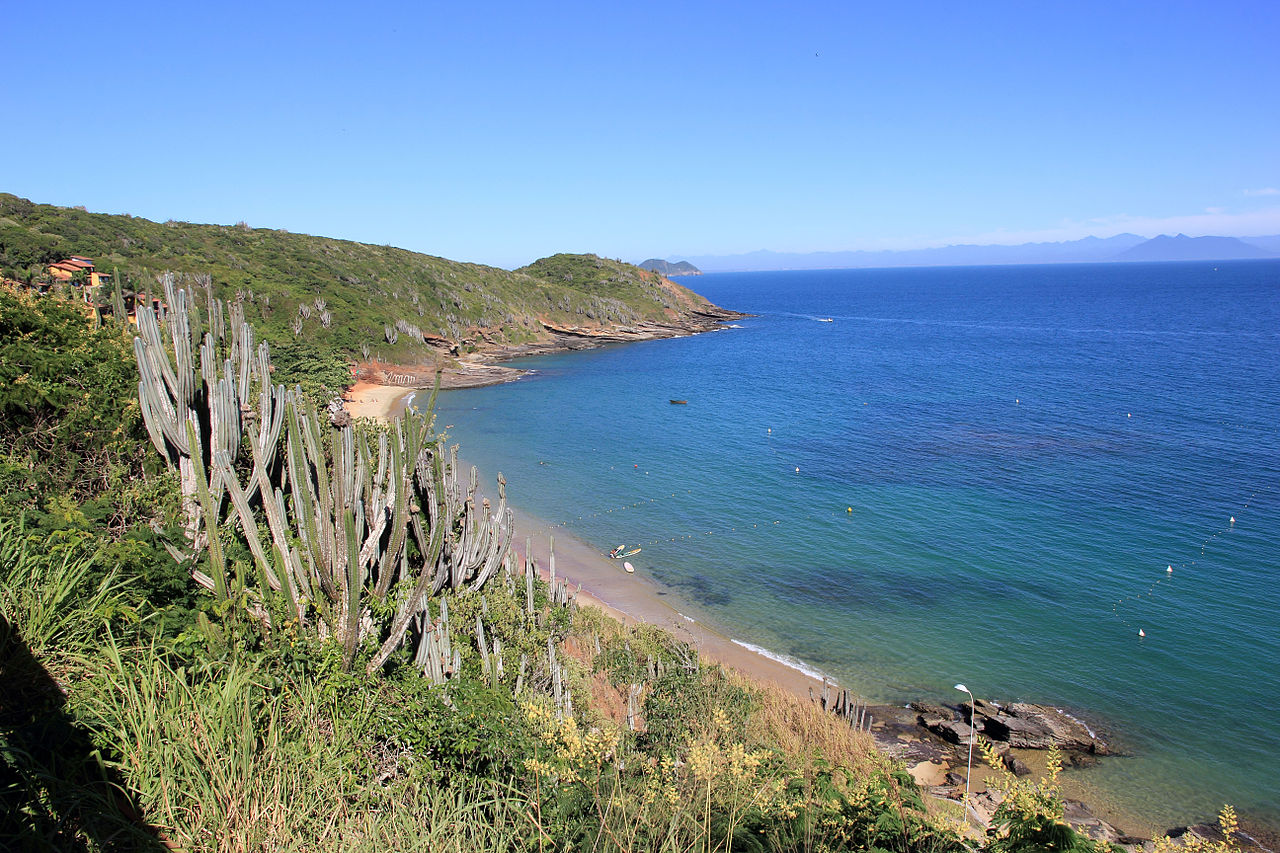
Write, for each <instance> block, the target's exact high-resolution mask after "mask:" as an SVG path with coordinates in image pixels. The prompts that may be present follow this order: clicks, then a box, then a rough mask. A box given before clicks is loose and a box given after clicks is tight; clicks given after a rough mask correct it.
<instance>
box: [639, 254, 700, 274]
mask: <svg viewBox="0 0 1280 853" xmlns="http://www.w3.org/2000/svg"><path fill="white" fill-rule="evenodd" d="M636 266H638V267H640V269H642V270H649V271H650V272H656V273H658V275H702V270H700V269H698V268H697V267H695V266H694V265H693V264H691V263H689V262H688V261H664V260H662V259H661V258H650V259H649V260H647V261H641V262H640V263H638V264H636Z"/></svg>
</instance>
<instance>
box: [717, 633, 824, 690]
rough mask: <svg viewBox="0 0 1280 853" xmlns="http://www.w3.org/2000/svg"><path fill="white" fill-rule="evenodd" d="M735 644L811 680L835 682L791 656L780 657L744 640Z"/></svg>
mask: <svg viewBox="0 0 1280 853" xmlns="http://www.w3.org/2000/svg"><path fill="white" fill-rule="evenodd" d="M733 642H734V643H736V644H737V645H739V646H742V647H743V648H744V649H746V650H747V651H751V652H755V653H756V654H758V655H760V656H761V657H766V658H768V659H769V660H772V661H777V662H778V663H780V664H782V665H783V666H789V667H791V668H792V669H794V670H796V671H797V672H803V673H804V674H805V675H807V676H809V677H810V678H816V679H818V680H819V681H822V680H823V679H826V680H829V681H834V680H835V679H833V678H831V677H830V676H828V675H827V674H826V673H825V672H823V671H822V670H820V669H816V668H815V667H812V666H809V665H808V664H807V663H805V662H803V661H798V660H796V659H795V658H793V657H791V656H790V655H780V654H778V653H777V652H771V651H769V650H768V649H766V648H765V647H763V646H757V645H756V644H755V643H744V642H743V641H742V640H734V641H733Z"/></svg>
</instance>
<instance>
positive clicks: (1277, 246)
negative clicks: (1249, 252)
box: [1240, 234, 1280, 255]
mask: <svg viewBox="0 0 1280 853" xmlns="http://www.w3.org/2000/svg"><path fill="white" fill-rule="evenodd" d="M1240 239H1242V240H1243V241H1244V242H1246V243H1248V244H1249V245H1250V246H1257V247H1258V248H1259V249H1262V250H1263V251H1264V252H1270V253H1271V254H1273V255H1280V234H1271V235H1268V236H1266V237H1242V238H1240Z"/></svg>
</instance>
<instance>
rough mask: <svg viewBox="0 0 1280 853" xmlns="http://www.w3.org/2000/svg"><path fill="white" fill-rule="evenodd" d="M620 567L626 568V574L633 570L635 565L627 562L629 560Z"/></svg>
mask: <svg viewBox="0 0 1280 853" xmlns="http://www.w3.org/2000/svg"><path fill="white" fill-rule="evenodd" d="M622 568H624V569H626V570H627V574H631V573H632V572H634V571H635V570H636V567H635V566H633V565H631V563H629V562H624V563H623V564H622Z"/></svg>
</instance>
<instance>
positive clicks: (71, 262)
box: [49, 255, 111, 287]
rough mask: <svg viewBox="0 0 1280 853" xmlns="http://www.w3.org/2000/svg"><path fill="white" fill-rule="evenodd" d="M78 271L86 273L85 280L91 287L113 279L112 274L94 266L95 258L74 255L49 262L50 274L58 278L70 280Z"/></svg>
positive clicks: (102, 284) (100, 285) (99, 285)
mask: <svg viewBox="0 0 1280 853" xmlns="http://www.w3.org/2000/svg"><path fill="white" fill-rule="evenodd" d="M76 273H84V277H85V281H86V283H87V284H88V285H89V286H90V287H102V286H104V285H106V284H107V283H109V282H110V280H111V276H110V275H108V274H107V273H104V272H98V271H97V270H95V269H94V268H93V258H85V257H81V256H80V255H72V256H71V257H69V258H67V259H66V260H63V261H58V262H57V263H56V264H49V275H51V276H53V277H54V278H56V279H61V280H62V281H70V280H71V279H72V278H74V277H75V275H76Z"/></svg>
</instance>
